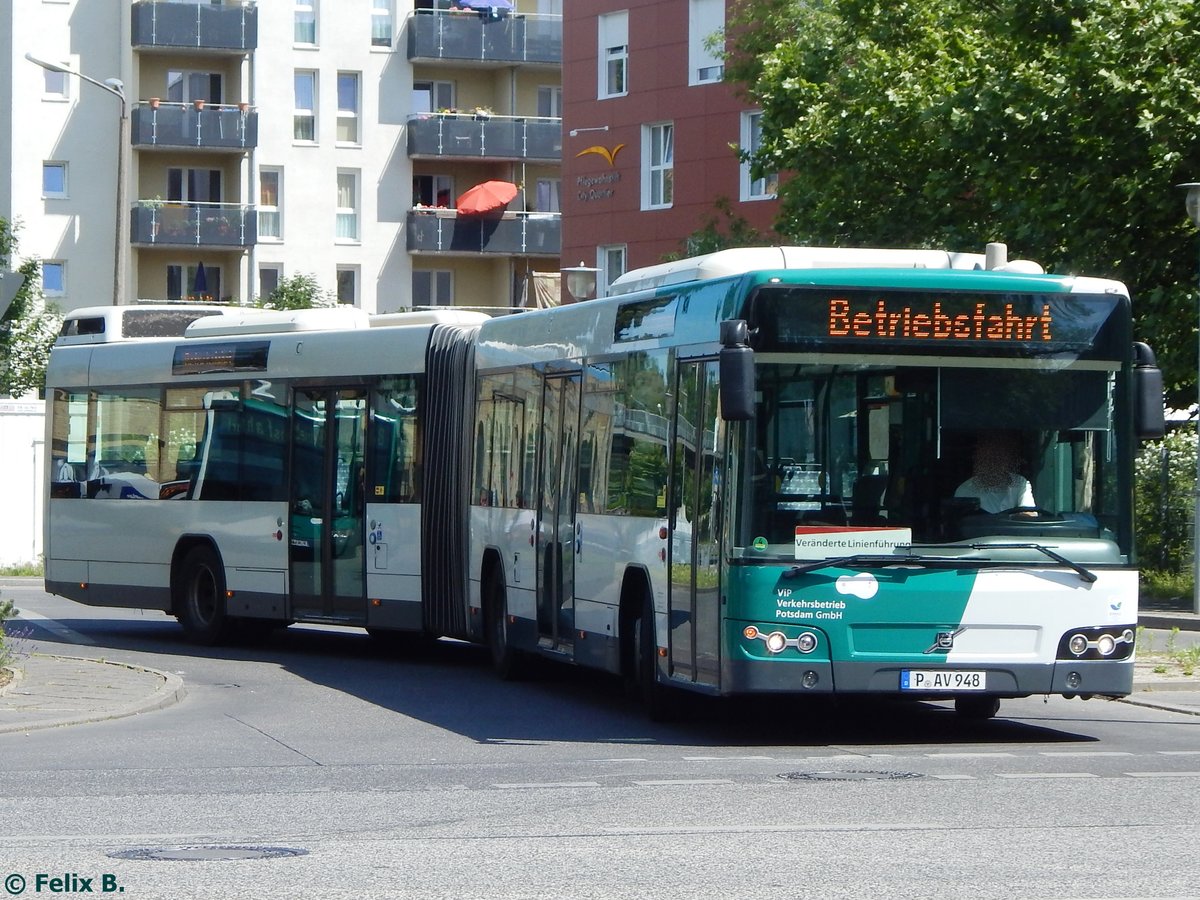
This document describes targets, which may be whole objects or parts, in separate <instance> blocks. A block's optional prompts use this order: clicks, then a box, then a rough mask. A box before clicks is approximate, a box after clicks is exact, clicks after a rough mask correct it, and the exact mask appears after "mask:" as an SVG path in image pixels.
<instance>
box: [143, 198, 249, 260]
mask: <svg viewBox="0 0 1200 900" xmlns="http://www.w3.org/2000/svg"><path fill="white" fill-rule="evenodd" d="M131 214H132V217H133V218H132V219H131V228H130V240H131V242H132V243H134V244H137V245H140V246H143V247H203V248H206V249H208V248H211V249H222V248H224V249H229V248H231V247H249V246H251V245H252V244H254V243H256V242H257V241H258V217H257V215H256V211H255V209H254V207H252V206H242V205H240V204H234V203H174V202H167V203H164V202H161V201H157V200H143V201H141V202H140V203H138V205H137V206H135V207H134V208H133V209H132V210H131Z"/></svg>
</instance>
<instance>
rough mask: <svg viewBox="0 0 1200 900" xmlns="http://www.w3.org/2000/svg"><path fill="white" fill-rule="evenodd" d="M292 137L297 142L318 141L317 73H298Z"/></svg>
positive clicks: (302, 71)
mask: <svg viewBox="0 0 1200 900" xmlns="http://www.w3.org/2000/svg"><path fill="white" fill-rule="evenodd" d="M292 137H294V138H295V139H296V140H297V141H304V142H306V143H314V142H315V141H316V140H317V73H316V72H310V71H304V70H301V71H298V72H296V109H295V111H294V112H293V113H292Z"/></svg>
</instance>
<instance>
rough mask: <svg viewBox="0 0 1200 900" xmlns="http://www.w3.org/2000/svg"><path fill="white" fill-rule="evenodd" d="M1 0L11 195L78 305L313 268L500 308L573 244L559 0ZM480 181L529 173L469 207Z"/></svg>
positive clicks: (359, 284)
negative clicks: (487, 201)
mask: <svg viewBox="0 0 1200 900" xmlns="http://www.w3.org/2000/svg"><path fill="white" fill-rule="evenodd" d="M0 17H2V19H0V46H4V47H5V48H6V49H7V50H8V59H9V60H10V63H9V67H8V68H7V71H3V72H0V87H7V91H6V94H7V95H8V96H9V97H10V98H11V103H9V104H8V105H7V108H6V109H0V134H2V135H3V139H2V141H0V171H2V172H3V173H4V174H5V175H6V176H7V177H6V178H4V179H3V182H2V183H0V215H4V216H5V217H7V218H9V219H13V220H19V221H20V223H21V224H22V231H21V233H20V246H21V251H22V253H23V254H24V255H35V256H38V257H40V258H42V259H43V260H44V270H43V271H44V285H43V287H44V289H45V291H46V293H47V295H49V296H50V297H51V298H52V299H54V300H56V301H57V302H58V304H59V305H60V306H61V307H63V308H65V309H71V308H75V307H79V306H85V305H92V304H95V303H107V302H110V301H112V300H113V298H114V294H116V295H117V296H116V299H117V301H118V302H122V303H132V302H137V301H163V300H181V299H188V298H206V299H208V298H211V299H213V300H220V301H224V302H234V303H237V302H249V301H251V300H252V299H253V298H255V297H258V296H264V295H265V294H267V293H269V292H270V291H271V290H272V289H273V288H274V287H275V286H276V285H277V284H278V283H279V282H280V281H281V280H282V279H285V278H288V277H291V276H293V275H296V274H301V273H304V274H310V275H312V276H314V277H315V278H316V279H317V281H318V283H319V284H320V285H321V286H322V288H323V289H325V290H326V291H327V292H329V293H330V294H333V295H335V296H336V297H337V299H338V301H339V302H342V303H348V304H354V305H357V306H360V307H362V308H364V309H366V310H368V311H372V312H375V311H378V312H388V311H394V310H399V309H406V308H411V307H414V306H425V305H447V304H453V305H460V306H480V307H488V308H507V307H512V306H516V305H519V304H521V303H522V302H524V301H525V298H526V293H527V291H526V285H527V283H528V281H529V276H530V275H531V273H535V272H540V271H545V272H557V271H558V269H559V267H560V263H559V259H560V250H561V206H560V191H559V185H560V177H561V176H560V172H561V153H562V151H561V131H562V129H561V113H562V86H561V85H562V81H561V59H562V0H459V2H458V3H456V4H453V5H452V4H451V3H450V0H416V2H415V5H414V3H413V0H337V2H334V0H273V2H270V3H265V2H264V3H257V4H256V3H252V2H241V0H204V2H197V0H182V2H181V0H16V3H15V4H10V5H9V6H8V8H7V10H6V11H5V12H3V13H0ZM26 54H28V55H29V56H31V57H32V60H31V59H27V58H26ZM5 82H7V84H5ZM123 110H124V111H125V112H126V113H127V116H128V118H127V120H126V121H125V122H124V123H123V122H122V111H123ZM123 127H124V130H123ZM126 132H127V136H125V135H126ZM119 173H123V177H122V176H121V175H120V174H119ZM487 181H500V182H504V183H507V184H510V185H513V186H515V188H516V190H515V196H514V197H513V198H512V199H511V200H509V201H508V202H507V203H506V204H504V205H502V206H500V207H498V208H496V209H495V210H493V211H491V212H487V213H485V214H482V215H459V214H458V213H457V212H456V210H455V207H456V199H457V197H458V196H459V195H460V194H462V193H464V192H465V191H466V190H467V189H468V188H471V187H472V186H474V185H477V184H480V183H483V182H487ZM122 194H123V196H121V195H122Z"/></svg>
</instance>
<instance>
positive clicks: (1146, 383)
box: [1133, 342, 1167, 440]
mask: <svg viewBox="0 0 1200 900" xmlns="http://www.w3.org/2000/svg"><path fill="white" fill-rule="evenodd" d="M1133 430H1134V434H1135V435H1136V436H1137V437H1138V438H1139V439H1141V440H1147V439H1149V438H1160V437H1162V436H1163V434H1164V433H1165V432H1166V430H1167V425H1166V417H1165V415H1164V412H1163V377H1162V369H1160V368H1159V367H1158V361H1157V360H1156V359H1155V358H1154V351H1153V350H1151V349H1150V347H1149V345H1148V344H1143V343H1140V342H1136V343H1134V345H1133Z"/></svg>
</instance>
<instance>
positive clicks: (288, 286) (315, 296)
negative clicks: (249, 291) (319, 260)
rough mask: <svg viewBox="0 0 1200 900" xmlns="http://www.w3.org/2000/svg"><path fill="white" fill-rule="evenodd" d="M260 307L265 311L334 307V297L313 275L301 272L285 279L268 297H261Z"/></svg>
mask: <svg viewBox="0 0 1200 900" xmlns="http://www.w3.org/2000/svg"><path fill="white" fill-rule="evenodd" d="M257 305H258V306H261V307H263V308H264V309H313V308H315V307H320V306H333V297H331V296H330V294H329V293H328V292H327V291H323V290H322V289H321V285H320V284H318V282H317V279H316V277H315V276H313V275H308V274H305V273H303V272H300V273H298V274H296V275H293V276H292V277H291V278H285V279H283V280H282V281H280V282H279V284H278V285H276V287H275V290H273V291H271V293H269V294H268V295H267V296H266V297H260V298H259V300H258V304H257Z"/></svg>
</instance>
